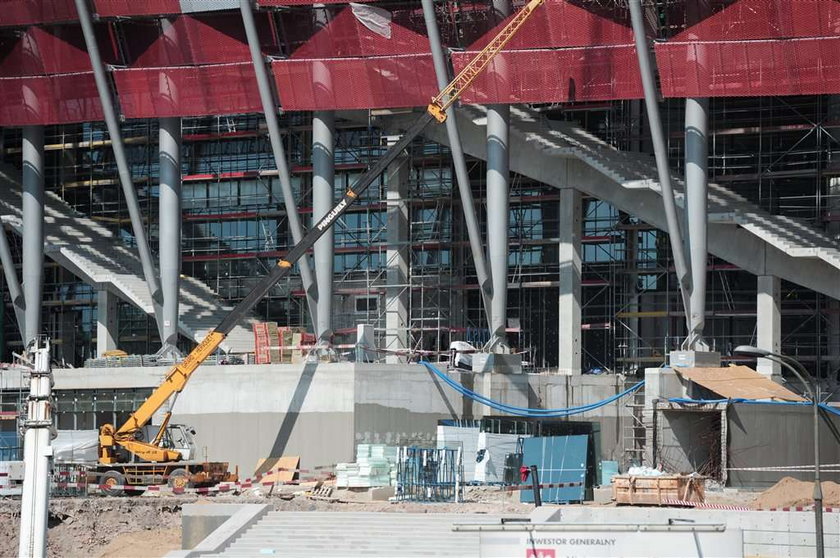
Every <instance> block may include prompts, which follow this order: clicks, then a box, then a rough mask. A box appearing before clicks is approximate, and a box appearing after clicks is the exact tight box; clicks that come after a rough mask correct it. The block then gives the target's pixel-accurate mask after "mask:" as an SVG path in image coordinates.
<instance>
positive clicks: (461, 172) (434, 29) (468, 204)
mask: <svg viewBox="0 0 840 558" xmlns="http://www.w3.org/2000/svg"><path fill="white" fill-rule="evenodd" d="M422 4H423V18H424V19H425V21H426V32H427V34H428V36H429V44H430V46H431V49H432V61H433V62H434V66H435V76H436V77H437V84H438V87H439V88H440V89H443V88H445V87H446V86H447V85H449V71H448V69H447V64H446V59H445V58H444V54H443V46H442V44H441V40H440V31H439V30H438V26H437V19H435V8H434V3H433V0H422ZM447 116H448V117H447V119H446V134H447V136H448V137H449V150H450V152H451V153H452V163H453V165H454V167H455V179H456V181H457V182H458V191H459V193H460V195H461V205H462V206H463V208H464V221H465V222H466V225H467V235H468V236H469V240H470V249H471V251H472V256H473V263H474V264H475V272H476V275H477V276H478V285H479V287H480V290H481V300H482V303H483V305H484V312H485V314H486V315H487V323H488V325H490V323H491V322H492V316H493V313H492V310H491V308H490V299H491V298H492V297H493V285H492V282H491V277H490V270H488V269H487V263H486V261H485V258H484V248H483V247H482V245H481V228H480V227H479V225H478V217H476V213H475V201H474V200H473V195H472V189H471V187H470V177H469V173H468V172H467V163H466V160H465V159H464V150H463V148H462V147H461V135H460V133H459V132H458V118H457V115H456V113H455V111H454V110H448V111H447Z"/></svg>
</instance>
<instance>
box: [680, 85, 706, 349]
mask: <svg viewBox="0 0 840 558" xmlns="http://www.w3.org/2000/svg"><path fill="white" fill-rule="evenodd" d="M708 126H709V99H686V100H685V205H686V208H685V209H686V215H687V216H688V241H689V251H688V254H689V258H690V259H691V299H690V300H691V306H690V308H691V314H690V316H689V330H688V337H687V338H686V341H685V348H686V349H689V350H703V351H705V350H708V348H709V347H708V345H707V344H706V342H705V341H704V339H703V330H704V328H705V326H706V260H707V259H708V247H707V241H708V233H707V226H708V213H709V212H708V166H709V164H708V162H709V148H708V142H707V140H706V137H707V132H708Z"/></svg>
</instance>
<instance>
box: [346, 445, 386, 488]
mask: <svg viewBox="0 0 840 558" xmlns="http://www.w3.org/2000/svg"><path fill="white" fill-rule="evenodd" d="M396 462H397V448H396V447H395V446H386V445H383V444H359V445H358V446H356V462H355V463H339V464H338V465H336V467H335V473H336V480H335V485H336V487H338V488H369V487H374V486H390V485H392V484H394V483H395V481H396V475H397V469H396Z"/></svg>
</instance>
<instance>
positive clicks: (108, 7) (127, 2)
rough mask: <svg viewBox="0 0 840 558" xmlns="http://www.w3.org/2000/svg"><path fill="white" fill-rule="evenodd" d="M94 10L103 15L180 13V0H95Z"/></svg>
mask: <svg viewBox="0 0 840 558" xmlns="http://www.w3.org/2000/svg"><path fill="white" fill-rule="evenodd" d="M93 6H94V11H95V12H96V13H97V14H99V15H100V16H102V17H114V16H143V15H151V16H154V15H161V14H180V13H181V3H180V2H179V1H178V0H142V1H138V0H93Z"/></svg>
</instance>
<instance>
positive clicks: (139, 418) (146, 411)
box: [98, 0, 544, 487]
mask: <svg viewBox="0 0 840 558" xmlns="http://www.w3.org/2000/svg"><path fill="white" fill-rule="evenodd" d="M543 2H544V0H531V1H530V2H529V3H528V4H526V5H525V6H524V7H523V8H522V9H521V10H519V12H517V13H516V15H515V16H514V17H513V18H512V19H511V20H510V21H509V22H508V24H507V25H506V26H505V27H504V28H503V29H502V30H501V31H500V32H499V33H498V34H497V35H496V36H495V37H494V38H493V39H492V40H491V41H490V43H489V44H488V45H487V46H486V47H485V48H484V49H482V50H481V52H479V53H478V54H477V55H476V56H475V57H474V58H473V59H472V60H471V61H470V62H469V64H467V65H466V66H465V67H464V69H463V70H462V71H461V72H460V73H458V75H457V76H455V79H453V80H452V81H451V82H450V83H449V85H447V86H446V87H445V88H444V89H443V90H441V91H440V93H438V94H437V96H435V97H434V98H433V99H432V101H431V103H429V105H428V107H427V109H426V111H425V112H424V113H423V114H422V116H420V117H419V118H418V119H417V120H416V121H415V122H414V124H413V125H412V126H411V127H410V128H408V130H407V131H406V132H405V134H404V135H403V136H402V137H401V138H400V139H399V140H398V141H397V142H396V143H395V144H394V145H392V146H391V147H390V148H389V149H388V150H387V151H386V153H385V154H384V155H383V156H382V158H381V159H379V160H378V161H377V162H376V164H375V165H374V166H373V167H371V168H370V169H369V170H368V171H367V172H366V173H365V174H364V175H363V176H362V177H361V178H360V179H359V180H358V181H357V182H356V183H355V184H353V186H352V187H350V188H349V189H348V190H347V191H346V192H345V193H344V196H343V197H342V199H341V200H340V201H339V202H338V203H337V204H336V205H335V206H334V207H333V209H332V210H330V211H329V212H328V213H327V214H326V215H325V216H324V217H323V218H322V219H321V220H320V221H319V222H318V223H316V224H315V226H314V227H313V228H311V229H310V230H309V231H308V232H307V233H306V235H305V236H304V237H303V238H302V239H301V241H300V242H299V243H298V244H297V245H295V246H294V247H293V248H292V249H291V250H290V251H289V253H288V254H287V255H286V257H285V258H283V259H281V260H279V261H278V262H277V265H276V266H274V267H273V268H272V270H271V271H270V272H269V274H268V275H266V276H265V277H263V279H262V280H261V281H260V282H259V283H258V284H257V286H256V287H254V289H253V290H252V291H251V292H250V293H248V295H247V296H246V297H245V298H244V299H243V300H242V301H241V302H240V303H239V304H237V305H236V306H235V307H234V308H233V310H231V311H230V313H228V314H227V316H225V318H224V319H223V320H222V322H221V323H220V324H219V325H218V327H216V328H215V329H214V330H213V331H211V332H210V333H208V334H207V336H206V337H205V338H204V339H203V340H202V341H201V342H200V343H199V344H198V345H197V346H196V347H195V348H194V349H193V350H192V351H191V352H190V353H189V354H188V355H187V356H186V357H185V358H184V360H183V361H181V362H179V363H177V364H175V365H174V366H173V367H172V368H171V369H170V370H169V371H168V372H167V374H166V377H165V379H164V380H163V382H162V383H161V384H160V385H159V386H158V387H157V388H156V389H155V390H154V391H153V392H152V394H151V395H150V396H149V397H148V399H146V401H144V402H143V403H142V404H141V405H140V407H139V408H138V409H137V410H136V411H134V413H132V414H131V416H129V418H128V420H126V422H125V424H123V425H122V426H121V427H120V428H115V427H114V425H111V424H105V425H103V426H102V427H101V428H100V429H99V467H98V471H99V472H100V475H101V479H102V480H101V482H100V484H104V485H106V486H108V485H113V486H116V485H119V484H125V483H127V484H140V483H141V482H142V479H144V478H145V479H148V478H150V477H153V476H162V477H165V478H169V481H170V485H173V486H179V487H183V486H186V485H187V483H200V484H212V483H215V482H220V481H222V480H227V478H228V477H226V476H225V475H227V464H221V463H205V464H201V463H197V464H191V465H190V466H188V465H187V464H186V463H184V462H183V460H184V454H183V452H182V451H180V450H178V449H176V448H174V447H172V443H165V440H166V439H167V438H168V433H169V430H168V425H169V419H170V417H171V411H169V412H167V413H166V414H165V416H164V418H163V420H162V424H161V425H160V426H159V427H151V426H150V424H149V423H150V421H151V419H152V416H153V415H154V414H155V413H156V412H157V411H158V410H159V409H161V408H162V407H163V406H164V404H166V402H167V401H168V400H169V399H170V397H173V396H174V397H177V395H178V394H179V393H180V392H181V391H182V390H183V389H184V387H185V386H186V384H187V382H188V381H189V379H190V377H191V376H192V374H193V373H194V372H195V371H196V369H197V368H198V367H199V366H200V365H201V363H202V362H204V360H205V359H206V358H207V357H208V356H210V355H211V354H213V352H214V351H215V350H216V348H217V347H218V346H219V344H220V343H221V342H222V341H223V340H224V339H225V337H226V336H227V335H228V333H229V332H230V331H231V330H232V329H233V327H234V326H235V325H236V324H237V322H239V320H240V319H241V318H242V317H243V316H245V315H246V314H247V313H248V312H249V311H250V310H251V309H252V308H254V306H255V305H256V304H257V303H258V302H259V301H260V299H262V297H263V296H265V295H266V294H267V293H268V291H269V290H270V289H271V288H272V287H273V286H274V285H275V284H276V283H277V282H278V281H280V280H281V279H282V278H283V277H285V276H286V275H288V274H289V272H290V271H291V269H292V266H293V265H294V264H295V262H297V261H298V260H299V259H300V258H301V257H303V256H304V255H305V254H306V252H307V251H308V250H310V249H311V248H312V247H313V245H314V244H315V242H316V241H317V240H318V239H319V238H320V237H321V236H322V235H323V234H324V233H325V232H326V231H327V230H328V229H329V228H330V227H331V226H332V225H333V223H335V222H336V220H338V218H339V217H341V216H342V215H343V214H344V213H345V212H346V211H347V209H348V208H349V207H350V206H351V205H353V203H355V202H356V200H358V199H359V196H360V195H361V194H362V193H363V192H364V191H365V190H366V189H367V188H368V187H369V186H370V185H371V184H372V183H373V182H374V180H376V179H377V178H378V177H379V175H380V174H382V173H383V172H384V171H385V169H387V167H388V165H390V164H391V163H392V162H393V161H394V159H396V158H397V157H398V156H399V155H400V154H401V153H402V152H403V150H405V149H406V148H407V147H408V146H409V144H410V143H411V142H412V141H413V140H414V138H416V137H417V136H418V135H419V134H420V133H421V132H422V131H423V130H424V129H425V128H426V126H428V125H429V124H430V123H432V122H434V121H437V122H438V123H442V122H445V121H446V111H447V109H449V107H451V106H452V105H453V104H454V103H455V101H457V100H458V98H459V97H460V96H461V94H462V93H463V92H464V91H465V90H466V88H467V87H469V86H470V84H472V82H473V81H474V80H475V79H476V77H478V76H479V75H480V74H481V72H483V71H484V69H485V68H486V67H487V65H488V64H489V63H490V61H491V60H492V59H493V57H494V56H496V55H497V54H498V53H499V52H500V51H501V50H502V48H504V46H505V45H506V44H507V43H508V41H510V40H511V38H513V36H514V35H515V34H516V32H517V31H518V30H519V29H520V28H521V27H522V25H523V24H524V23H525V22H526V21H527V20H528V18H529V17H530V16H531V15H532V14H533V13H534V11H535V10H536V9H537V8H539V7H540V5H542V3H543ZM170 409H171V406H170ZM154 428H157V432H155V431H154ZM169 428H170V429H171V427H169ZM188 432H189V429H187V430H182V434H184V435H186V433H188ZM167 446H168V447H167ZM144 472H145V473H144ZM150 473H154V474H150ZM173 479H175V482H173Z"/></svg>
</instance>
